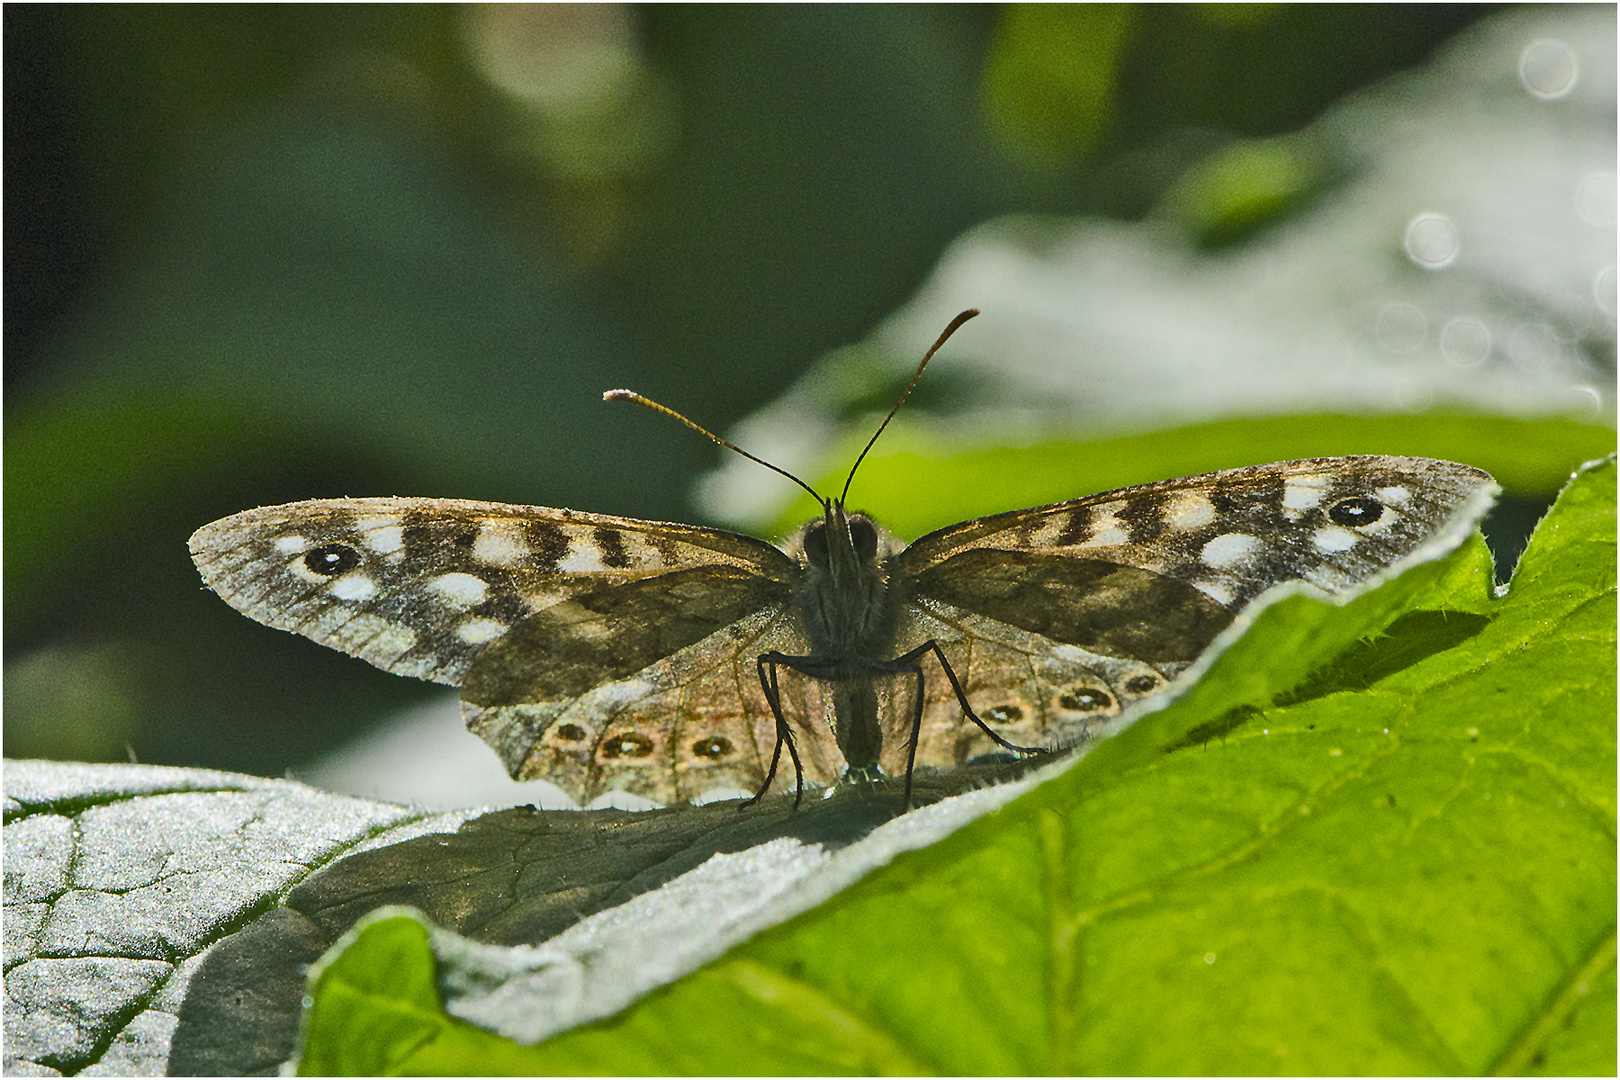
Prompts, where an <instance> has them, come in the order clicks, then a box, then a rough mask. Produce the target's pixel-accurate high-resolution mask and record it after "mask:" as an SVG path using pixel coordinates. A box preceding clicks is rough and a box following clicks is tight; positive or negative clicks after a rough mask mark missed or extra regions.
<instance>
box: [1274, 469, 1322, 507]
mask: <svg viewBox="0 0 1620 1080" xmlns="http://www.w3.org/2000/svg"><path fill="white" fill-rule="evenodd" d="M1328 482H1329V481H1328V478H1327V477H1325V476H1292V477H1289V478H1288V480H1287V481H1285V482H1284V483H1283V499H1282V504H1283V509H1284V510H1309V509H1311V507H1313V506H1316V505H1317V504H1318V503H1320V502H1321V501H1322V496H1323V494H1325V493H1326V491H1327V486H1328Z"/></svg>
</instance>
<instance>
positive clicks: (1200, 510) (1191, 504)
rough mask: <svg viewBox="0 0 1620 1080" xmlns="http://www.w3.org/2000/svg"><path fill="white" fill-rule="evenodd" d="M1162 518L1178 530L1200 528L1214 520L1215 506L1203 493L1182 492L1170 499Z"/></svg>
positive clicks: (1184, 530)
mask: <svg viewBox="0 0 1620 1080" xmlns="http://www.w3.org/2000/svg"><path fill="white" fill-rule="evenodd" d="M1164 520H1165V523H1166V524H1167V525H1169V526H1170V527H1171V528H1172V529H1175V530H1177V531H1179V532H1186V531H1187V530H1189V529H1201V528H1203V527H1204V526H1205V525H1208V524H1209V523H1210V522H1212V521H1214V520H1215V506H1214V504H1213V503H1211V502H1210V501H1209V499H1208V498H1207V497H1205V496H1203V495H1200V494H1198V493H1196V492H1184V493H1182V494H1180V495H1177V496H1176V497H1175V498H1174V499H1172V500H1171V502H1170V505H1169V506H1168V507H1166V508H1165V512H1164Z"/></svg>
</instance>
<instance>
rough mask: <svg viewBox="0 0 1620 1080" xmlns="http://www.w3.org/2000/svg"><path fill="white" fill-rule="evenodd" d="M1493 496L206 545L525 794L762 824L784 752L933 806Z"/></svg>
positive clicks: (1311, 462)
mask: <svg viewBox="0 0 1620 1080" xmlns="http://www.w3.org/2000/svg"><path fill="white" fill-rule="evenodd" d="M974 314H977V312H964V313H963V315H961V316H959V317H958V318H957V320H956V321H955V322H953V323H952V324H951V326H950V327H949V328H948V329H947V330H946V332H945V333H944V334H942V335H941V337H940V339H939V341H937V342H936V343H935V345H934V348H933V349H930V350H929V352H928V355H927V356H925V357H924V358H923V362H922V364H920V365H919V366H918V368H917V373H916V374H915V375H913V377H912V384H913V385H914V384H915V382H916V379H917V377H918V376H920V375H921V373H922V369H923V367H924V366H926V364H927V363H928V360H929V358H930V357H932V356H933V354H934V352H935V351H936V350H937V349H938V348H939V347H940V345H942V344H943V343H944V341H945V340H946V338H948V337H949V336H950V334H951V333H952V331H954V330H955V329H956V327H957V326H959V325H960V324H961V323H962V322H964V321H966V319H967V318H970V317H972V315H974ZM909 390H910V387H909V386H908V387H907V392H909ZM607 396H609V397H614V396H618V397H630V398H634V399H638V400H640V401H641V403H643V404H648V405H650V407H652V408H655V409H657V410H659V411H662V412H666V413H669V414H670V415H672V416H675V417H676V418H677V419H679V420H681V421H682V422H684V423H687V424H688V425H690V426H692V427H694V428H697V425H696V424H693V423H692V422H691V421H689V420H686V419H685V417H681V416H679V414H676V413H673V412H672V411H671V410H667V409H664V408H663V407H662V406H658V405H655V404H652V403H649V402H646V401H645V399H639V396H638V395H633V394H630V393H629V392H628V391H612V392H610V393H609V394H608V395H607ZM904 398H905V395H904V394H902V396H901V400H902V401H903V400H904ZM895 408H896V409H898V408H899V404H898V403H897V404H896V406H895ZM889 415H890V417H892V416H893V415H894V411H893V410H891V412H890V414H889ZM887 423H888V421H887V420H885V421H884V424H885V425H886V424H887ZM697 430H699V431H703V429H701V428H697ZM882 430H883V429H882V427H880V428H879V433H881V431H882ZM703 433H704V434H706V435H708V434H709V433H708V432H706V431H705V432H703ZM710 437H711V438H714V439H715V440H716V441H717V442H720V443H722V445H725V446H728V447H729V446H730V445H731V444H729V443H726V442H725V440H723V439H719V438H718V437H717V436H713V435H710ZM876 438H877V436H876V435H874V436H873V441H874V442H875V441H876ZM871 445H872V443H870V442H869V443H868V444H867V449H870V448H871ZM731 448H732V449H737V448H736V447H731ZM739 452H740V453H743V451H739ZM746 456H748V457H750V458H752V455H746ZM864 456H865V451H863V452H862V457H864ZM753 460H756V461H758V460H759V459H757V458H754V459H753ZM762 464H766V465H767V467H770V468H773V469H774V468H776V467H775V466H771V465H769V464H768V463H764V462H762ZM858 465H859V460H857V466H858ZM777 471H778V472H782V471H783V470H780V469H777ZM784 475H788V476H790V478H792V479H794V480H795V481H796V482H799V483H801V484H802V481H798V480H797V478H796V477H791V474H787V473H784ZM850 476H851V478H853V476H854V470H851V473H850ZM805 486H806V487H807V489H808V485H805ZM1492 490H1494V484H1493V483H1492V480H1491V478H1490V476H1489V475H1487V474H1486V473H1484V472H1482V471H1480V470H1478V469H1475V468H1472V467H1470V466H1467V465H1461V464H1456V463H1453V462H1447V461H1439V460H1434V459H1430V458H1417V457H1387V456H1359V457H1338V458H1311V459H1307V460H1300V461H1284V462H1278V463H1275V464H1269V465H1257V466H1252V467H1249V468H1242V469H1229V470H1226V471H1222V472H1213V473H1206V474H1203V475H1200V476H1191V477H1185V478H1182V479H1176V480H1166V481H1162V482H1159V483H1153V484H1145V485H1141V486H1137V487H1128V488H1121V489H1118V490H1115V491H1107V492H1103V493H1101V494H1096V495H1089V496H1086V497H1084V498H1079V499H1073V500H1070V501H1067V502H1059V503H1053V504H1051V505H1048V506H1039V507H1034V508H1031V509H1025V510H1014V511H1011V512H1008V513H1002V514H995V515H992V516H989V517H982V518H976V519H974V520H972V521H966V522H962V523H960V524H956V525H951V526H948V527H946V528H943V529H940V530H938V531H936V532H932V533H930V534H928V535H927V536H924V537H922V538H921V539H918V540H916V541H914V542H912V543H910V544H905V543H902V542H901V541H899V540H898V539H896V538H895V537H894V536H893V535H891V534H890V533H889V532H888V531H887V530H885V529H883V528H882V527H881V526H879V525H878V524H877V523H876V522H874V521H873V520H872V519H871V518H869V517H867V516H866V515H864V514H859V513H853V512H851V511H849V510H848V509H847V507H846V504H845V500H846V498H847V493H848V482H847V481H846V484H845V489H844V494H843V495H840V496H839V497H837V498H829V499H822V498H821V497H820V496H819V495H817V499H818V500H819V501H820V502H821V505H822V513H821V514H820V515H819V516H817V517H816V518H815V519H813V520H812V521H810V522H808V523H807V524H806V525H805V526H804V527H803V528H802V529H800V530H799V532H798V533H797V534H796V535H795V536H794V537H793V538H792V539H791V540H790V541H788V542H787V543H786V544H784V545H783V546H777V545H775V544H771V543H768V542H766V541H764V540H759V539H756V538H754V537H750V536H745V535H741V534H738V533H733V532H727V531H724V530H720V529H712V528H703V527H699V526H694V525H681V524H674V523H670V522H655V521H640V520H636V519H633V518H624V517H612V516H607V515H602V514H591V513H584V512H580V511H574V510H564V509H551V508H547V507H539V506H511V505H505V504H501V503H491V502H475V501H469V500H461V499H425V498H353V499H313V500H309V501H305V502H295V503H289V504H287V505H283V506H270V507H261V508H259V509H256V510H248V511H245V512H243V513H239V514H235V515H232V516H231V517H227V518H223V519H221V520H219V521H216V522H214V523H212V524H210V525H206V526H204V527H203V528H201V529H199V530H198V531H197V532H196V533H195V534H193V536H192V537H191V540H190V549H191V554H192V557H193V559H194V560H195V562H196V564H197V567H198V569H199V571H200V572H201V574H202V577H203V580H204V581H205V582H206V584H207V585H208V586H209V587H210V588H212V589H213V590H214V591H215V592H216V593H218V594H219V595H220V596H221V597H222V598H223V599H224V600H225V601H226V602H227V603H229V604H230V605H231V606H232V607H234V608H236V609H238V610H239V611H241V612H242V613H244V614H246V615H248V616H249V617H251V618H253V619H256V620H258V621H259V622H262V623H265V624H267V625H269V626H273V627H277V628H279V629H283V630H290V631H292V632H294V633H298V634H302V635H304V636H306V637H308V638H311V639H313V640H315V641H317V642H320V643H321V644H323V645H328V646H331V647H332V648H335V649H340V650H342V651H343V652H346V653H349V654H351V655H354V656H358V657H360V658H361V659H363V660H366V661H368V662H370V663H372V664H375V665H376V666H377V667H380V668H382V669H383V670H385V671H390V672H394V673H395V674H399V675H408V676H412V677H415V678H420V679H429V680H433V681H436V682H442V683H448V684H450V685H453V686H458V687H460V692H461V699H462V711H463V717H464V719H465V721H466V723H467V726H468V728H469V729H470V730H471V731H473V732H474V733H476V734H477V735H479V736H480V737H481V738H483V739H484V740H485V742H487V743H488V744H489V745H490V746H491V747H492V748H493V749H494V750H495V752H496V753H497V754H498V755H499V756H500V758H501V760H502V762H503V763H504V764H505V765H506V768H507V771H508V772H509V773H510V774H511V775H512V776H513V777H514V778H515V779H520V780H521V779H533V778H537V777H543V778H545V779H547V780H550V781H552V782H553V783H555V784H557V785H558V786H559V787H561V788H562V789H563V790H564V791H566V792H567V793H568V794H569V795H570V796H572V797H573V798H575V799H576V800H578V801H580V802H581V803H582V804H583V803H585V802H587V801H590V800H592V799H594V798H596V797H597V796H599V795H601V794H603V793H605V792H608V791H613V790H621V791H627V792H630V793H633V794H636V795H642V796H645V797H647V798H650V799H653V800H655V801H657V802H661V803H666V804H667V803H672V802H677V801H682V800H691V799H695V798H698V797H700V796H703V795H705V794H708V793H712V792H715V791H716V790H727V791H732V790H741V791H744V792H753V793H754V797H753V799H750V800H748V801H749V802H750V803H751V802H754V801H757V800H758V799H759V798H760V797H761V796H763V795H764V794H765V793H766V792H767V791H769V790H773V789H776V790H786V789H787V788H788V784H789V781H788V780H787V777H786V770H785V769H782V768H780V767H779V766H780V764H781V755H782V752H783V749H784V748H786V750H787V752H788V755H789V758H790V760H791V762H792V764H793V772H794V777H793V780H792V785H793V790H795V791H796V798H799V797H802V795H803V791H804V783H805V781H806V780H809V781H810V782H811V783H813V784H818V785H824V786H831V785H836V784H838V783H839V782H841V781H842V782H853V781H862V780H875V779H877V778H878V777H881V776H885V775H887V776H899V775H901V774H902V773H903V774H904V775H905V777H906V793H905V802H906V804H907V805H909V803H910V796H911V781H912V774H913V770H914V769H915V768H916V767H918V766H923V767H931V768H949V767H955V766H958V765H962V764H964V763H968V762H972V761H977V760H984V759H988V758H993V757H995V756H996V755H1002V756H1005V755H1007V754H1019V753H1024V752H1031V751H1036V750H1059V749H1062V748H1065V747H1068V746H1072V745H1076V744H1078V743H1080V742H1082V741H1084V740H1086V739H1087V738H1090V737H1093V736H1095V735H1096V734H1098V733H1100V732H1101V731H1102V730H1104V729H1105V728H1106V726H1107V725H1108V724H1109V722H1110V721H1112V720H1114V719H1115V718H1117V717H1119V716H1120V715H1121V713H1122V712H1123V711H1124V710H1125V709H1127V708H1128V707H1129V706H1130V705H1132V704H1133V703H1134V702H1136V701H1139V700H1141V699H1142V698H1145V697H1147V696H1149V695H1152V694H1156V693H1159V692H1160V691H1162V690H1163V689H1164V687H1165V686H1166V684H1167V683H1168V682H1169V681H1170V680H1171V679H1173V678H1174V677H1175V676H1176V675H1177V674H1178V673H1180V672H1181V671H1182V670H1184V669H1185V668H1187V667H1188V666H1189V665H1190V664H1191V663H1192V662H1193V661H1194V660H1195V659H1196V658H1197V657H1198V655H1199V654H1200V653H1201V652H1202V651H1203V650H1204V649H1205V648H1206V647H1207V646H1208V645H1209V644H1210V643H1211V641H1213V640H1214V638H1215V637H1216V635H1217V634H1219V633H1220V632H1221V631H1222V630H1223V629H1225V628H1226V627H1227V626H1228V625H1230V624H1231V622H1232V621H1233V619H1234V617H1235V616H1236V614H1237V613H1238V612H1239V611H1240V610H1242V609H1243V607H1244V606H1245V605H1246V604H1248V603H1249V602H1250V601H1252V600H1253V599H1254V598H1255V597H1256V596H1258V595H1259V594H1260V593H1262V592H1264V591H1266V590H1267V589H1269V588H1272V587H1273V586H1276V585H1278V584H1280V583H1282V582H1287V581H1298V582H1304V583H1306V584H1307V585H1309V586H1312V587H1314V588H1315V589H1317V590H1320V592H1322V593H1324V594H1330V595H1331V594H1335V593H1341V592H1343V591H1345V590H1347V589H1349V588H1350V587H1352V586H1353V585H1355V584H1356V583H1358V582H1360V581H1363V580H1365V579H1366V578H1368V577H1370V576H1372V575H1373V574H1375V573H1376V572H1378V571H1379V570H1381V569H1383V568H1385V567H1387V566H1389V565H1390V564H1392V563H1394V562H1396V561H1397V560H1398V559H1400V558H1401V557H1402V556H1404V555H1406V554H1407V553H1409V552H1411V551H1413V550H1414V549H1415V548H1417V547H1418V546H1420V545H1421V544H1422V543H1423V542H1424V541H1425V540H1426V539H1428V538H1429V537H1431V536H1433V535H1435V534H1436V533H1438V532H1440V531H1441V530H1442V529H1443V528H1444V527H1445V526H1446V525H1447V523H1448V522H1449V521H1450V520H1451V519H1452V518H1453V516H1454V515H1456V514H1458V513H1459V512H1461V511H1462V509H1463V508H1464V507H1465V505H1474V504H1475V503H1476V502H1477V498H1478V497H1481V496H1482V493H1484V492H1487V491H1492ZM812 494H814V491H813V489H812ZM936 671H937V672H938V673H939V674H941V675H943V678H942V679H939V678H933V677H931V675H932V673H933V672H936ZM745 805H746V804H745Z"/></svg>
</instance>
